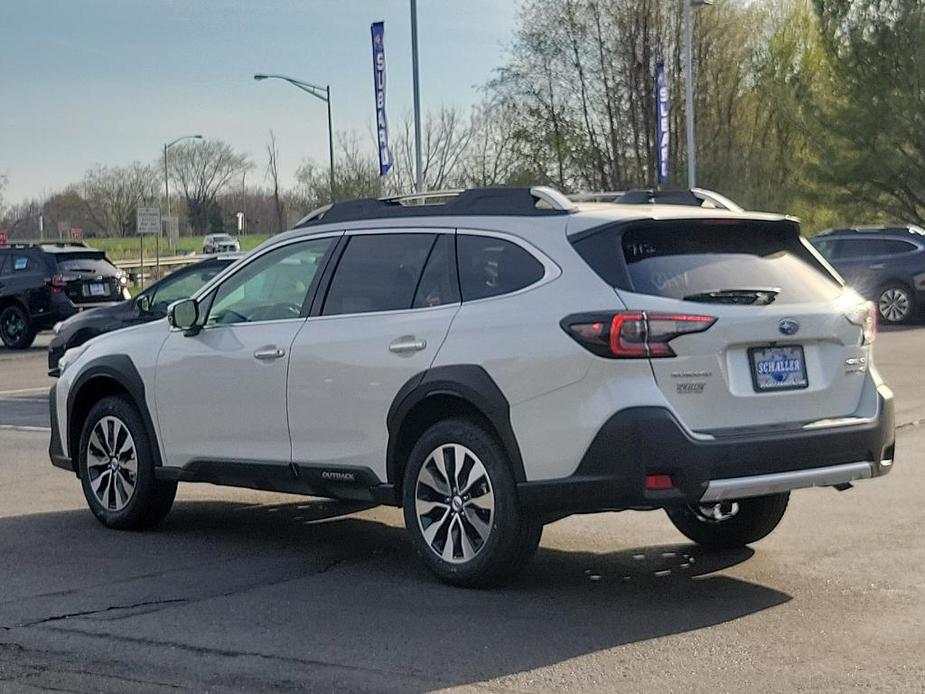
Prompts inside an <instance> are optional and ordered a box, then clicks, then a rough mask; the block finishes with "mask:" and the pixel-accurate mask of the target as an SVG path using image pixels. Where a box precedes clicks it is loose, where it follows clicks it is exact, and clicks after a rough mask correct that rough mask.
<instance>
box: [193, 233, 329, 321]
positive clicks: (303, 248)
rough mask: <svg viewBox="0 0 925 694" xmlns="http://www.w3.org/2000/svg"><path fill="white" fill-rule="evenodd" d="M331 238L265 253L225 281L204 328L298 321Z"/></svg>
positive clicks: (294, 244)
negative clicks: (215, 325)
mask: <svg viewBox="0 0 925 694" xmlns="http://www.w3.org/2000/svg"><path fill="white" fill-rule="evenodd" d="M330 245H331V239H329V238H326V239H313V240H311V241H303V242H301V243H293V244H290V245H288V246H283V247H282V248H277V249H276V250H274V251H270V252H268V253H265V254H264V255H262V256H261V257H260V258H258V259H256V260H254V261H253V262H251V263H248V264H247V265H245V266H244V267H242V268H241V269H240V270H239V271H238V272H236V273H234V274H233V275H231V276H230V277H229V278H228V279H226V280H225V281H224V282H223V283H222V284H221V286H220V287H219V288H218V291H217V292H216V293H215V299H214V300H213V302H212V308H211V309H210V311H209V318H208V320H207V324H208V325H214V324H223V325H224V324H229V323H248V322H254V321H268V320H283V319H286V318H298V317H299V315H300V314H301V311H302V304H304V303H305V298H306V296H307V295H308V289H309V287H310V286H311V283H312V280H313V279H314V278H315V274H316V273H317V272H318V267H319V265H320V264H321V260H322V259H323V258H324V254H325V252H326V251H327V249H328V247H329V246H330Z"/></svg>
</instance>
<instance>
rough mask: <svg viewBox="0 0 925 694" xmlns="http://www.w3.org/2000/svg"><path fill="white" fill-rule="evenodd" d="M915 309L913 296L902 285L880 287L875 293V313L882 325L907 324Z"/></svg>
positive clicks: (911, 292) (909, 290)
mask: <svg viewBox="0 0 925 694" xmlns="http://www.w3.org/2000/svg"><path fill="white" fill-rule="evenodd" d="M917 309H918V307H917V306H916V302H915V294H914V293H913V291H912V290H911V289H909V287H907V286H906V285H904V284H899V283H893V284H888V285H885V286H883V287H881V288H880V291H879V292H878V293H877V313H878V314H879V316H880V320H881V321H882V322H884V323H888V324H891V325H902V324H903V323H908V322H909V321H910V320H912V317H913V316H914V315H915V312H916V310H917Z"/></svg>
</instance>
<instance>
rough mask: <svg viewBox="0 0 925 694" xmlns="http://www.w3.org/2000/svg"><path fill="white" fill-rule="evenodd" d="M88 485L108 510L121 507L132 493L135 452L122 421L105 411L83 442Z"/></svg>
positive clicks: (135, 474)
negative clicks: (85, 442) (104, 415)
mask: <svg viewBox="0 0 925 694" xmlns="http://www.w3.org/2000/svg"><path fill="white" fill-rule="evenodd" d="M87 475H88V476H89V482H90V488H91V489H92V490H93V493H94V495H95V496H96V498H97V500H98V501H99V502H100V504H102V505H103V507H104V508H105V509H107V510H108V511H121V510H122V509H124V508H125V507H126V506H127V505H128V503H129V501H131V500H132V496H133V495H134V493H135V485H136V484H137V480H138V454H137V451H136V449H135V440H134V439H133V438H132V433H131V432H130V431H129V430H128V427H127V426H125V423H124V422H123V421H122V420H120V419H119V418H118V417H113V416H111V415H107V416H106V417H103V418H102V419H100V420H99V421H98V422H97V423H96V426H94V427H93V431H92V432H91V433H90V439H89V441H88V442H87Z"/></svg>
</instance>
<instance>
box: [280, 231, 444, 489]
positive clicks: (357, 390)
mask: <svg viewBox="0 0 925 694" xmlns="http://www.w3.org/2000/svg"><path fill="white" fill-rule="evenodd" d="M458 310H459V285H458V282H457V279H456V259H455V243H454V234H453V231H452V230H442V231H441V230H414V231H411V230H409V231H408V232H407V233H405V232H402V233H396V232H395V231H394V230H392V231H389V232H387V233H383V234H374V233H365V232H357V233H356V234H354V235H352V236H350V237H349V239H348V241H347V245H346V248H345V250H344V253H343V255H342V257H341V259H340V261H339V262H338V264H337V268H336V270H335V272H334V276H333V278H332V280H331V285H330V289H329V290H328V292H327V297H326V299H325V302H324V306H323V307H322V309H321V311H320V314H321V315H318V316H313V317H310V318H309V319H308V321H307V322H306V323H305V325H304V326H303V327H302V330H301V331H300V332H299V335H298V337H296V339H295V342H294V343H293V346H292V361H291V363H290V365H289V391H288V392H289V421H290V426H291V430H292V458H293V462H294V463H296V464H299V465H310V466H327V467H337V466H346V467H354V468H356V467H359V468H368V469H370V470H372V471H373V472H374V473H375V474H376V475H377V476H378V477H379V479H381V480H383V481H384V480H385V479H386V470H385V465H386V446H387V443H388V430H387V427H386V417H387V415H388V411H389V407H390V406H391V404H392V401H393V400H394V398H395V396H396V394H397V393H398V392H399V390H400V389H401V387H402V386H403V385H404V384H405V383H406V382H407V381H408V380H409V379H411V378H412V377H414V376H415V375H417V374H421V373H422V372H424V371H426V370H427V369H428V368H430V365H431V364H432V363H433V361H434V357H435V356H436V354H437V351H438V350H439V349H440V345H441V344H442V343H443V340H444V339H445V337H446V334H447V332H448V330H449V327H450V323H451V322H452V320H453V316H454V315H456V313H457V311H458Z"/></svg>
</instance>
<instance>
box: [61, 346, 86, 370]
mask: <svg viewBox="0 0 925 694" xmlns="http://www.w3.org/2000/svg"><path fill="white" fill-rule="evenodd" d="M87 345H88V343H87V342H85V343H83V344H82V345H78V346H77V347H71V349H69V350H68V351H66V352H65V353H64V354H63V355H61V359H59V360H58V370H59V373H60V374H61V375H64V371H65V369H67V367H69V366H70V365H71V364H73V363H74V362H75V361H77V360H78V359H80V355H82V354H83V353H84V352H86V351H87Z"/></svg>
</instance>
